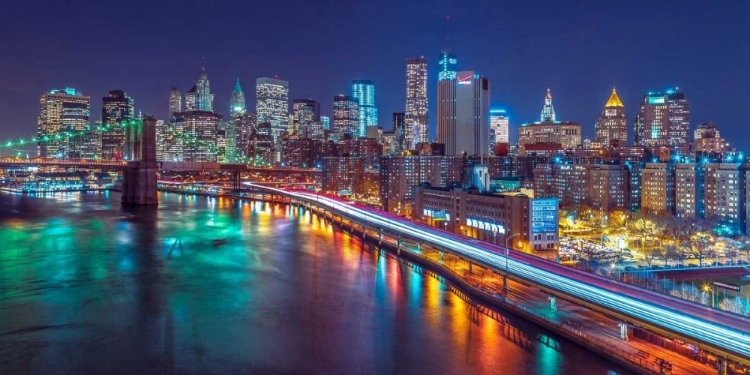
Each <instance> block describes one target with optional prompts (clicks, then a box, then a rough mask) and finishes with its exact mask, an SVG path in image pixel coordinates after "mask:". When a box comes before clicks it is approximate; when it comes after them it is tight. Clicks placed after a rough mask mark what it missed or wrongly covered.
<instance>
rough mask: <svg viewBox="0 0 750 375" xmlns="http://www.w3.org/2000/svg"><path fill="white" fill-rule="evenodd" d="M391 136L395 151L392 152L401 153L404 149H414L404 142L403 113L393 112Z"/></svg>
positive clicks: (404, 119) (404, 123)
mask: <svg viewBox="0 0 750 375" xmlns="http://www.w3.org/2000/svg"><path fill="white" fill-rule="evenodd" d="M392 132H393V136H394V145H395V147H393V148H394V149H395V150H392V151H393V152H401V151H403V150H404V149H414V147H413V146H411V144H409V143H407V142H406V114H405V113H404V112H393V130H392Z"/></svg>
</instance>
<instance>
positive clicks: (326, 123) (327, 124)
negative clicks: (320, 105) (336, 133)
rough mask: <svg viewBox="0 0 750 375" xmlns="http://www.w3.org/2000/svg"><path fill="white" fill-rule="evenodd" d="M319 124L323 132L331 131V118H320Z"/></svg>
mask: <svg viewBox="0 0 750 375" xmlns="http://www.w3.org/2000/svg"><path fill="white" fill-rule="evenodd" d="M320 123H321V124H323V130H331V118H330V117H328V116H320Z"/></svg>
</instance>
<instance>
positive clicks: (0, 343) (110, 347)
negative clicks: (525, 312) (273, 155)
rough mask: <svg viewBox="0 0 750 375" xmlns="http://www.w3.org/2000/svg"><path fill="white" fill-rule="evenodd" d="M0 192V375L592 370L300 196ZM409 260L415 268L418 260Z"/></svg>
mask: <svg viewBox="0 0 750 375" xmlns="http://www.w3.org/2000/svg"><path fill="white" fill-rule="evenodd" d="M118 202H119V195H118V194H115V193H112V194H66V195H63V196H60V197H58V196H53V197H44V198H40V197H36V198H35V197H23V196H17V195H8V194H1V193H0V243H2V248H0V373H3V374H5V373H45V374H46V373H57V372H59V373H112V374H126V373H128V374H130V373H160V374H163V373H168V374H171V373H206V372H210V373H249V374H258V373H261V374H262V373H295V374H296V373H304V374H315V373H320V374H388V373H398V374H425V373H435V374H475V373H490V374H511V375H512V374H597V373H600V374H604V373H606V372H607V370H610V369H613V366H611V365H610V364H607V363H604V362H602V361H600V360H599V359H597V358H596V356H595V355H592V354H589V353H587V352H584V351H581V350H580V349H578V348H577V347H575V346H571V345H570V344H565V343H563V344H560V345H559V346H558V347H557V348H550V347H547V346H545V345H541V344H537V345H527V344H524V343H525V342H526V341H524V340H522V339H519V338H518V337H519V335H520V336H523V337H530V338H532V340H533V339H534V338H535V337H537V336H538V335H539V334H541V333H540V332H539V330H538V329H536V328H535V327H534V326H532V325H530V324H528V323H524V322H522V321H518V320H513V319H512V324H513V327H517V328H513V327H510V326H509V325H507V324H502V323H499V322H498V321H497V320H495V319H492V318H491V317H488V316H487V315H485V314H483V313H480V312H479V311H478V310H477V309H475V308H474V307H473V306H472V305H470V304H467V303H466V302H464V301H463V300H462V299H461V298H459V297H458V296H457V295H455V294H453V293H451V292H450V291H449V290H448V287H447V285H446V284H443V283H440V282H439V281H438V280H436V279H435V278H433V277H430V276H427V275H424V274H420V273H419V272H417V271H415V270H414V269H412V268H410V267H408V266H406V265H403V264H400V263H398V262H397V261H395V260H393V259H391V258H388V257H386V256H382V255H381V254H380V253H379V252H378V251H377V250H376V249H372V248H370V247H368V246H365V245H363V244H362V243H361V242H360V241H359V240H358V239H356V238H354V237H351V236H349V235H347V234H344V233H340V232H335V231H334V230H333V227H332V226H331V225H330V224H327V223H325V221H323V220H322V219H321V218H319V217H317V216H316V215H314V214H311V213H309V212H306V211H305V210H302V209H299V208H288V207H285V206H278V205H271V204H264V203H259V202H238V201H233V200H229V199H223V198H222V199H205V198H200V197H191V196H180V195H176V194H166V195H163V196H162V197H161V202H162V203H161V205H160V206H159V207H158V208H154V207H147V208H128V209H123V208H121V206H120V205H119V203H118ZM417 270H419V269H418V268H417Z"/></svg>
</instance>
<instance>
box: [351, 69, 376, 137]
mask: <svg viewBox="0 0 750 375" xmlns="http://www.w3.org/2000/svg"><path fill="white" fill-rule="evenodd" d="M352 98H354V100H356V101H357V104H358V105H359V116H358V118H359V129H358V130H357V134H354V135H356V136H358V137H364V136H365V135H367V127H368V126H373V125H378V108H377V107H375V84H374V83H372V81H370V80H354V81H352Z"/></svg>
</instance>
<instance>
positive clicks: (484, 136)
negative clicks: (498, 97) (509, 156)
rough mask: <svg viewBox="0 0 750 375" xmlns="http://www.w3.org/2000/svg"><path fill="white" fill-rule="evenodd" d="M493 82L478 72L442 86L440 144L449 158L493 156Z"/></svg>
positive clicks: (446, 82)
mask: <svg viewBox="0 0 750 375" xmlns="http://www.w3.org/2000/svg"><path fill="white" fill-rule="evenodd" d="M489 101H490V80H489V79H487V78H485V77H482V76H481V75H479V74H475V73H474V71H471V70H469V71H461V72H458V73H456V79H448V80H442V81H439V82H438V143H442V144H444V145H445V155H460V154H462V153H464V152H465V153H466V154H468V155H487V154H488V153H489V150H490V147H489V141H490V134H489V130H490V126H489V123H488V121H489V117H490V116H489V110H490V109H489Z"/></svg>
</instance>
